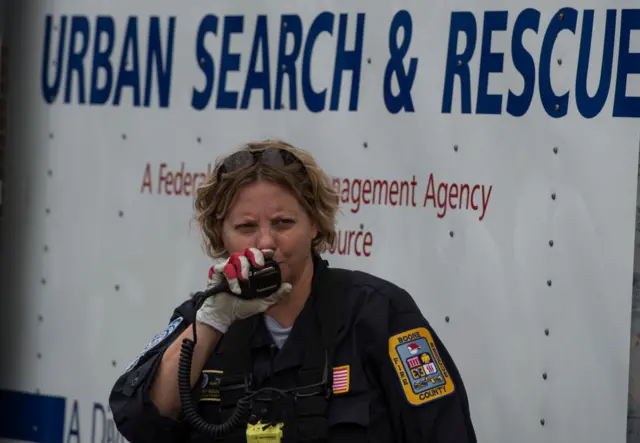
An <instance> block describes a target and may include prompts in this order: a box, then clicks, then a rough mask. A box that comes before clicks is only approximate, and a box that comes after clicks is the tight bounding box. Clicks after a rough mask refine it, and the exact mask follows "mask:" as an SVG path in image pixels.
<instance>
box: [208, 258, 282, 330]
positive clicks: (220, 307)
mask: <svg viewBox="0 0 640 443" xmlns="http://www.w3.org/2000/svg"><path fill="white" fill-rule="evenodd" d="M272 256H273V251H271V250H263V251H260V250H259V249H255V248H247V249H245V251H244V252H242V253H238V252H236V253H234V254H231V256H230V257H229V258H228V259H222V260H220V261H218V263H216V264H214V265H213V266H212V267H211V269H209V283H208V286H207V287H208V288H211V287H213V286H215V285H217V284H218V283H220V282H221V281H222V279H223V278H226V279H227V282H228V283H229V289H230V290H231V292H232V294H227V293H219V294H216V295H215V296H213V297H209V298H208V299H206V300H205V302H204V303H203V304H202V307H201V308H200V309H199V310H198V312H197V313H196V320H198V321H199V322H201V323H204V324H206V325H209V326H211V327H212V328H214V329H216V330H218V331H220V332H222V333H223V334H224V333H226V332H227V330H228V329H229V326H231V324H232V323H233V322H234V321H236V320H237V319H242V318H247V317H250V316H252V315H255V314H259V313H262V312H264V311H266V310H267V309H268V308H269V307H271V306H273V305H274V304H276V303H278V302H279V301H280V300H282V298H283V297H284V296H285V295H287V294H288V293H289V292H291V285H290V284H289V283H282V285H281V286H280V288H279V289H278V290H277V291H276V292H274V293H273V294H271V295H270V296H269V297H265V298H256V299H252V300H244V299H242V298H239V297H236V296H235V295H234V294H237V295H239V294H241V292H242V291H241V290H240V284H239V280H242V281H246V280H247V279H248V278H249V269H250V267H251V266H252V265H253V266H254V267H257V268H261V267H263V266H264V262H265V259H268V258H270V257H272Z"/></svg>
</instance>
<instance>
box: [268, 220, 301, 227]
mask: <svg viewBox="0 0 640 443" xmlns="http://www.w3.org/2000/svg"><path fill="white" fill-rule="evenodd" d="M295 223H296V221H295V220H293V219H290V218H279V219H277V220H274V221H273V224H274V225H275V226H276V227H278V228H289V227H291V226H293V225H294V224H295Z"/></svg>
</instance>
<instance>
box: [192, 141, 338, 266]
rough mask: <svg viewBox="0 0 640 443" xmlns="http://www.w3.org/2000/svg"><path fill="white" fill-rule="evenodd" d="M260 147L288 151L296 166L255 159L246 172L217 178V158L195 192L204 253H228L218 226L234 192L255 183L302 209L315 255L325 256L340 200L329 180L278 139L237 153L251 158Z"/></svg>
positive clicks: (248, 145) (298, 151)
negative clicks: (273, 188)
mask: <svg viewBox="0 0 640 443" xmlns="http://www.w3.org/2000/svg"><path fill="white" fill-rule="evenodd" d="M266 148H276V149H282V150H285V151H288V152H289V153H291V154H293V156H294V157H295V158H296V159H297V160H298V161H299V163H298V162H293V163H291V164H288V165H282V166H277V167H274V166H269V165H267V164H264V163H262V162H261V161H259V160H258V161H256V162H254V163H253V164H252V165H251V166H249V167H244V168H240V169H239V170H236V171H231V172H228V173H225V174H223V175H222V176H221V177H220V179H218V169H219V167H220V166H221V165H222V164H223V162H224V161H225V160H226V158H227V157H223V158H220V159H218V160H217V161H216V165H215V167H214V168H213V170H212V171H211V173H210V174H209V175H208V176H207V177H206V178H205V181H204V183H202V184H201V185H200V186H198V188H197V190H196V193H195V198H194V209H195V217H194V218H195V221H196V222H197V223H198V226H199V228H200V231H201V234H202V236H203V240H204V248H205V252H206V253H207V255H209V256H210V257H211V258H213V259H216V258H220V257H222V256H224V255H226V254H227V253H228V251H227V250H226V248H225V247H224V244H223V242H222V224H223V221H224V219H225V218H226V217H227V215H228V214H229V210H230V208H231V205H232V203H233V201H234V198H235V196H236V193H237V192H238V190H239V189H240V188H242V187H243V186H245V185H247V184H250V183H253V182H256V181H259V180H264V181H269V182H272V183H274V184H277V185H280V186H282V187H283V188H284V189H286V190H287V191H289V192H291V194H292V195H293V196H294V197H295V198H296V200H297V201H298V202H299V203H300V205H301V206H302V207H303V208H304V210H305V211H306V213H307V214H308V216H309V217H310V219H311V221H312V222H314V223H315V225H316V226H317V228H318V235H317V236H316V238H314V239H313V242H312V247H313V249H314V250H315V251H316V252H318V253H321V252H324V251H326V250H327V249H328V248H330V247H331V246H332V245H333V243H334V241H335V238H336V215H337V212H338V206H339V202H340V198H339V194H338V191H337V190H336V189H335V188H334V187H333V184H332V181H331V178H330V177H329V176H328V175H327V174H326V173H325V172H324V171H323V170H322V169H321V168H320V167H319V166H318V165H317V164H316V161H315V160H314V158H313V156H312V155H311V154H310V153H308V152H306V151H304V150H302V149H300V148H297V147H295V146H292V145H290V144H289V143H286V142H284V141H282V140H264V141H262V142H249V143H246V144H245V145H243V146H241V147H240V148H239V149H238V151H249V152H250V153H253V152H255V151H261V150H264V149H266ZM300 164H302V167H301V166H300Z"/></svg>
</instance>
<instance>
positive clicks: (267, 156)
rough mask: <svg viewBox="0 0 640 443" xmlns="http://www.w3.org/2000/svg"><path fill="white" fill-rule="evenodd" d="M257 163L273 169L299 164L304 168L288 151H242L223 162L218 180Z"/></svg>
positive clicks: (270, 149) (276, 149)
mask: <svg viewBox="0 0 640 443" xmlns="http://www.w3.org/2000/svg"><path fill="white" fill-rule="evenodd" d="M256 163H262V164H263V165H267V166H272V167H281V166H289V165H291V164H293V163H298V164H299V165H300V166H302V162H301V161H300V159H298V157H296V156H295V155H293V154H292V153H291V152H289V151H287V150H286V149H281V148H273V147H271V148H264V149H256V150H242V151H238V152H234V153H233V154H231V155H229V156H228V157H227V158H225V159H224V160H223V162H222V163H221V164H220V166H219V167H218V172H217V177H218V180H220V178H221V177H222V175H223V174H226V173H229V172H235V171H239V170H240V169H244V168H248V167H249V166H253V165H254V164H256Z"/></svg>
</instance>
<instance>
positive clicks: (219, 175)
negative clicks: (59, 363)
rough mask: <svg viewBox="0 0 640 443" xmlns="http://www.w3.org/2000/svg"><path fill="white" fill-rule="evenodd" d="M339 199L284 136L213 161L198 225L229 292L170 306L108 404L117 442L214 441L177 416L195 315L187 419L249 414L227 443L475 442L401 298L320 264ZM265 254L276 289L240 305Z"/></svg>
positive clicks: (448, 363)
mask: <svg viewBox="0 0 640 443" xmlns="http://www.w3.org/2000/svg"><path fill="white" fill-rule="evenodd" d="M338 203H339V199H338V196H337V194H336V192H335V190H334V189H333V187H332V184H331V181H330V179H329V177H328V176H327V175H326V174H325V173H324V172H323V171H322V170H321V169H320V168H319V167H318V166H317V165H316V163H315V161H314V160H313V158H312V157H311V156H310V155H309V154H308V153H306V152H304V151H302V150H300V149H297V148H294V147H293V146H291V145H289V144H287V143H284V142H281V141H265V142H262V143H249V144H247V145H246V146H244V147H243V148H242V149H239V150H238V151H237V152H235V153H234V154H232V155H231V156H229V157H227V158H226V159H223V160H222V161H220V162H219V163H218V164H217V166H216V168H215V169H214V171H213V172H212V173H211V175H210V176H209V177H208V178H207V181H206V182H205V183H204V184H203V185H202V186H201V187H200V188H199V190H198V192H197V195H196V200H195V207H196V219H197V221H198V223H199V225H200V227H201V230H202V233H203V236H204V240H205V243H206V246H207V251H208V253H209V255H211V257H212V258H213V259H214V260H215V262H216V263H215V264H214V266H212V268H211V270H210V273H209V286H214V285H217V284H218V283H220V282H221V281H223V279H226V281H227V282H228V287H229V291H228V293H222V294H218V295H216V296H214V297H210V298H208V299H207V300H206V301H205V302H204V304H203V305H202V307H200V308H199V309H197V312H195V311H196V303H195V301H194V299H190V300H187V301H185V302H184V303H183V304H182V305H180V306H179V307H178V308H176V310H175V312H174V314H173V316H172V317H171V322H170V324H169V326H168V327H167V329H166V330H165V331H163V332H162V333H161V334H159V335H158V336H157V337H156V338H154V340H153V341H152V342H151V343H150V344H149V345H148V346H147V348H145V350H143V351H142V353H141V354H140V355H139V356H138V357H137V358H136V360H134V361H133V362H132V363H131V365H130V366H129V368H127V370H126V372H125V374H123V375H122V376H121V377H120V378H119V379H118V380H117V382H116V384H115V386H114V388H113V390H112V393H111V397H110V404H111V409H112V411H113V416H114V420H115V422H116V425H117V427H118V429H119V431H120V432H121V433H122V434H123V435H124V437H125V438H127V439H128V440H129V441H131V442H132V443H138V442H147V441H148V442H152V441H153V442H187V441H222V439H218V438H216V439H213V438H212V437H210V436H206V435H201V434H200V433H198V432H197V431H196V430H194V428H193V426H190V424H189V422H188V421H187V420H186V419H185V417H184V414H183V413H182V407H181V403H180V395H179V390H178V383H177V381H176V380H177V374H178V366H179V359H180V351H181V346H182V342H183V339H185V338H187V339H192V338H193V332H192V327H193V325H192V324H191V322H192V321H193V319H194V318H195V319H196V320H195V322H196V325H195V327H196V332H197V344H196V346H195V350H194V354H193V361H192V366H191V386H192V388H193V399H194V402H195V403H196V404H197V411H198V414H199V415H200V416H201V417H203V418H204V420H206V421H207V422H209V423H217V424H220V423H224V422H225V421H226V420H228V419H229V418H230V417H231V416H232V415H233V412H234V410H235V409H236V408H237V407H238V405H239V404H240V403H242V404H247V405H249V406H248V408H249V409H248V410H247V411H246V414H245V415H244V416H243V418H244V422H243V424H242V425H241V426H238V427H236V428H235V429H234V430H232V431H231V432H228V433H227V434H226V435H225V437H224V441H247V438H248V437H247V436H248V435H253V434H254V433H262V437H264V438H267V435H271V434H276V433H279V432H281V433H282V436H281V437H277V436H275V437H273V438H274V440H273V441H286V442H289V441H291V442H294V441H295V442H297V441H330V442H346V441H349V442H351V443H355V442H360V441H362V442H365V441H366V442H434V443H441V442H448V443H463V442H464V443H468V442H475V441H476V437H475V432H474V429H473V425H472V422H471V419H470V414H469V405H468V400H467V394H466V391H465V387H464V384H463V381H462V379H461V376H460V374H459V373H458V370H457V368H456V366H455V364H454V362H453V360H452V359H451V357H450V355H449V354H448V352H447V350H446V349H445V347H444V345H443V344H442V343H441V341H440V340H439V338H438V337H437V335H436V334H435V332H434V331H433V330H432V329H431V327H430V326H429V323H428V322H427V321H426V319H425V318H424V317H423V316H422V314H421V313H420V310H419V309H418V307H417V305H416V304H415V302H414V301H413V299H412V298H411V296H410V295H409V294H408V293H407V292H405V291H404V290H403V289H401V288H399V287H397V286H395V285H393V284H391V283H390V282H387V281H385V280H382V279H380V278H377V277H375V276H372V275H370V274H367V273H364V272H355V271H353V272H351V271H340V270H336V269H333V268H331V267H329V266H328V263H327V262H326V261H323V260H322V259H321V258H320V256H319V254H320V253H321V252H323V251H325V250H326V249H327V248H328V246H330V245H331V243H332V242H333V241H334V239H335V235H336V234H335V216H336V212H337V209H338ZM270 258H272V259H273V260H275V261H276V262H277V263H278V264H279V266H280V269H281V273H282V281H283V282H284V283H282V285H281V286H280V287H279V288H278V290H277V291H276V292H275V293H274V294H272V295H270V296H269V297H267V298H259V299H252V300H245V299H242V298H240V297H238V295H241V293H242V292H241V288H240V282H242V281H246V279H247V276H248V273H249V269H250V268H251V267H254V268H261V267H262V266H264V264H265V260H266V259H270ZM265 388H277V389H278V390H277V391H276V390H273V389H272V390H268V389H265ZM261 389H262V390H261ZM257 391H259V392H258V393H257V394H256V392H257ZM247 396H250V397H249V398H250V399H251V401H250V402H246V403H244V402H245V401H246V400H242V401H241V400H240V399H242V398H243V397H247ZM247 422H248V423H247ZM256 424H260V426H259V427H258V426H255V425H256ZM263 424H270V425H272V426H271V427H265V426H262V425H263ZM279 439H281V440H279Z"/></svg>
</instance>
